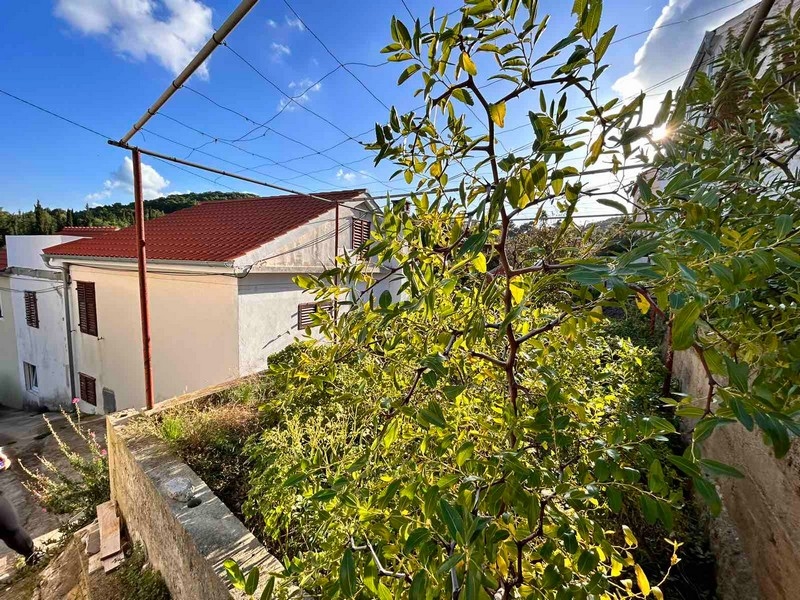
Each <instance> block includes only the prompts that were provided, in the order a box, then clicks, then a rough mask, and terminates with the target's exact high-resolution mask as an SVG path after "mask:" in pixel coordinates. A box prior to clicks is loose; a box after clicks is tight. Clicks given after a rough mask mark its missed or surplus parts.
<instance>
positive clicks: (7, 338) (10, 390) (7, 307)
mask: <svg viewBox="0 0 800 600" xmlns="http://www.w3.org/2000/svg"><path fill="white" fill-rule="evenodd" d="M7 268H8V258H7V251H6V249H5V248H0V404H2V405H4V406H11V407H13V408H22V386H20V384H19V367H18V365H19V361H18V360H17V333H16V330H15V329H14V303H13V302H12V301H11V297H12V294H13V292H12V291H11V275H10V273H9V271H8V269H7Z"/></svg>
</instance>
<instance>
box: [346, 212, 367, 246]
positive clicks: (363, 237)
mask: <svg viewBox="0 0 800 600" xmlns="http://www.w3.org/2000/svg"><path fill="white" fill-rule="evenodd" d="M371 229H372V223H371V222H369V221H367V220H365V219H356V218H353V226H352V229H351V230H350V243H351V246H352V247H353V248H358V247H359V246H361V245H362V244H363V243H364V242H366V241H367V240H368V239H369V233H370V230H371Z"/></svg>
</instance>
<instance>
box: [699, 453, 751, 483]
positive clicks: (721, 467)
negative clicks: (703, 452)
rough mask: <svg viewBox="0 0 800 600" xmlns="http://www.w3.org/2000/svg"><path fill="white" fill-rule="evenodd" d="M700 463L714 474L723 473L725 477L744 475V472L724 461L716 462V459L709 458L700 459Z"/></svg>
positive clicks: (740, 477)
mask: <svg viewBox="0 0 800 600" xmlns="http://www.w3.org/2000/svg"><path fill="white" fill-rule="evenodd" d="M700 465H701V466H702V467H703V468H704V469H706V470H707V471H710V472H711V473H713V474H714V475H724V476H726V477H736V478H739V479H742V478H743V477H744V474H743V473H742V472H741V471H740V470H739V469H737V468H735V467H732V466H730V465H726V464H725V463H721V462H717V461H716V460H711V459H710V458H703V459H700Z"/></svg>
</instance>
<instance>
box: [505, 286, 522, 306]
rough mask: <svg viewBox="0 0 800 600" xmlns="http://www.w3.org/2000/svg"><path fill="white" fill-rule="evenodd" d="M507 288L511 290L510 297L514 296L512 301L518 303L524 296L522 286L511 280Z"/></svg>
mask: <svg viewBox="0 0 800 600" xmlns="http://www.w3.org/2000/svg"><path fill="white" fill-rule="evenodd" d="M508 289H509V290H511V297H512V298H514V302H516V303H517V304H519V303H520V302H522V299H523V298H524V297H525V288H523V287H522V286H521V285H519V284H518V283H516V282H514V281H512V282H511V283H510V284H509V285H508Z"/></svg>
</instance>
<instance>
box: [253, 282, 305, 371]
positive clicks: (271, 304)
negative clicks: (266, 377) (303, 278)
mask: <svg viewBox="0 0 800 600" xmlns="http://www.w3.org/2000/svg"><path fill="white" fill-rule="evenodd" d="M292 277H294V275H292V274H290V273H257V274H251V275H248V276H247V277H245V278H243V279H241V280H239V371H240V372H241V374H242V375H249V374H250V373H255V372H258V371H261V370H263V369H265V368H266V367H267V359H268V358H269V356H270V354H275V353H276V352H278V351H280V350H283V349H284V348H285V347H286V346H288V345H289V344H291V343H292V342H294V341H295V340H296V339H299V338H302V337H304V336H305V332H304V330H299V329H298V328H297V307H298V305H299V304H302V303H305V302H313V301H314V296H313V295H311V294H309V293H307V292H305V291H303V290H302V289H300V288H299V287H297V285H295V283H294V282H293V281H292Z"/></svg>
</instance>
